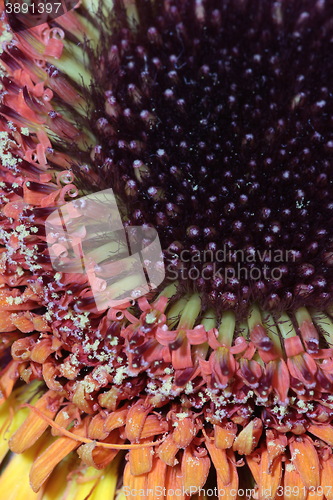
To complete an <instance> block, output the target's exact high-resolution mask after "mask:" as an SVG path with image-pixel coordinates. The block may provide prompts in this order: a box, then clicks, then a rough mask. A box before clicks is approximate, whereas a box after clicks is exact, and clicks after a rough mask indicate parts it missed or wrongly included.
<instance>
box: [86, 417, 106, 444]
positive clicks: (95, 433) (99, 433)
mask: <svg viewBox="0 0 333 500" xmlns="http://www.w3.org/2000/svg"><path fill="white" fill-rule="evenodd" d="M105 420H106V419H105V417H104V416H102V415H101V414H100V413H98V414H97V415H95V416H94V417H93V418H92V419H91V421H90V424H89V427H88V436H89V437H90V439H97V440H98V441H102V440H103V439H106V438H107V437H108V435H109V433H108V432H107V431H106V430H105V428H104V423H105Z"/></svg>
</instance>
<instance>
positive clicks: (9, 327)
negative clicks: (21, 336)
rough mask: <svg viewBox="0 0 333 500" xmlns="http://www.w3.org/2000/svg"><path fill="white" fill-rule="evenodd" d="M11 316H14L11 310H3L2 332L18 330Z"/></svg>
mask: <svg viewBox="0 0 333 500" xmlns="http://www.w3.org/2000/svg"><path fill="white" fill-rule="evenodd" d="M11 316H12V313H11V312H8V311H1V315H0V333H4V332H13V331H14V330H16V326H15V325H14V324H13V322H12V319H11Z"/></svg>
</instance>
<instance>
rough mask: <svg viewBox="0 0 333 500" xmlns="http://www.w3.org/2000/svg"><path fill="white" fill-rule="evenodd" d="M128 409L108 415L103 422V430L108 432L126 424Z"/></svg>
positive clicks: (121, 409) (120, 409)
mask: <svg viewBox="0 0 333 500" xmlns="http://www.w3.org/2000/svg"><path fill="white" fill-rule="evenodd" d="M127 413H128V409H127V408H125V409H123V408H119V410H116V411H113V412H112V413H110V415H108V416H107V417H106V419H105V421H104V430H105V431H106V432H110V431H112V430H113V429H117V428H118V427H122V426H123V425H125V423H126V417H127Z"/></svg>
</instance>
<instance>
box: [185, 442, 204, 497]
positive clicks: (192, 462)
mask: <svg viewBox="0 0 333 500" xmlns="http://www.w3.org/2000/svg"><path fill="white" fill-rule="evenodd" d="M209 469H210V459H209V458H208V457H207V456H198V454H197V453H196V452H195V449H194V447H193V446H188V447H187V448H186V449H185V450H184V454H183V458H182V463H181V470H182V474H183V487H184V491H185V493H187V494H191V495H194V493H196V492H198V490H199V489H200V488H202V487H203V485H204V484H205V482H206V479H207V476H208V472H209Z"/></svg>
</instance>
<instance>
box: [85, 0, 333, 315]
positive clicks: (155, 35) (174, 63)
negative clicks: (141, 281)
mask: <svg viewBox="0 0 333 500" xmlns="http://www.w3.org/2000/svg"><path fill="white" fill-rule="evenodd" d="M276 5H277V4H274V3H272V2H268V3H267V4H265V6H263V5H262V3H261V2H259V1H255V2H250V3H249V4H247V3H245V4H244V3H241V2H233V3H232V4H231V3H229V2H223V4H221V2H216V1H207V2H205V3H204V4H201V3H196V2H194V1H193V0H187V1H185V2H184V1H177V0H175V1H173V2H157V3H156V4H152V5H150V4H148V3H147V2H145V3H144V6H143V7H142V8H141V9H140V7H139V8H138V16H139V23H138V24H137V26H136V27H135V28H133V27H132V26H131V25H130V24H129V20H128V18H127V17H126V16H124V14H123V13H122V12H121V11H120V10H119V11H118V10H117V9H115V19H114V20H113V28H112V30H111V31H112V34H111V35H110V34H108V36H107V39H106V40H105V45H104V47H103V48H102V51H101V52H102V55H101V57H100V58H99V67H98V68H97V67H96V68H95V73H96V70H97V74H96V79H95V88H96V95H95V96H94V99H93V101H94V102H95V103H96V102H98V103H99V105H98V106H97V107H96V109H95V110H94V112H93V119H92V121H91V123H92V128H93V130H94V133H95V134H96V136H97V137H98V140H99V145H98V146H97V147H96V148H95V150H94V152H93V158H94V162H95V168H96V169H98V170H99V172H100V171H102V172H103V174H104V175H103V181H102V185H103V187H105V186H108V187H110V186H111V187H113V188H114V190H115V191H116V193H117V194H118V195H120V197H121V199H122V200H124V201H125V203H126V205H127V219H128V223H129V224H133V225H138V224H143V223H149V224H152V225H154V226H155V227H156V229H157V230H158V233H159V236H160V238H161V241H162V244H163V248H164V250H165V257H166V262H167V276H168V277H169V278H173V277H175V276H177V277H178V279H180V280H181V281H183V282H186V283H187V285H188V286H192V287H193V288H197V289H199V290H200V291H201V292H203V294H204V295H205V297H206V298H207V299H208V301H211V302H213V303H214V305H216V304H218V305H219V306H221V307H222V308H223V309H224V308H228V309H230V308H233V307H236V308H238V307H240V308H242V307H243V306H244V307H246V304H248V302H249V299H253V300H257V301H258V302H259V303H261V305H263V306H264V307H268V308H276V307H281V308H282V307H283V308H284V309H287V308H290V307H291V306H292V307H296V306H299V305H304V304H307V303H311V304H313V303H318V305H319V304H320V305H322V304H323V303H326V302H328V301H329V300H330V299H331V294H332V289H331V286H330V285H329V283H332V267H331V266H332V262H333V259H332V254H331V250H332V224H331V218H332V213H333V191H332V189H331V188H330V185H331V183H332V182H333V172H332V166H331V161H332V158H333V123H332V120H331V118H330V116H331V112H332V95H331V93H330V91H329V89H328V87H327V82H328V81H330V80H331V79H332V76H333V62H332V58H331V49H332V47H331V45H332V42H331V41H330V35H329V33H330V31H329V29H328V27H327V29H326V27H325V22H324V21H323V19H322V16H323V15H324V14H323V13H322V12H321V11H320V9H317V8H316V9H315V8H313V9H312V10H313V12H312V11H311V15H306V14H307V12H305V13H304V12H303V11H302V9H301V8H300V6H296V5H292V6H290V5H289V6H288V8H287V7H285V6H284V5H282V4H281V5H280V4H278V7H276ZM288 9H289V10H295V12H293V13H292V16H291V18H292V19H293V21H290V22H287V21H286V19H287V17H288V15H289V14H290V13H289V14H288V12H287V10H288ZM249 19H253V20H254V19H255V22H254V21H253V22H249ZM319 24H321V35H320V37H318V32H317V30H316V29H315V27H316V26H317V25H319ZM240 33H241V34H242V36H241V37H240V36H239V34H240ZM101 61H102V63H101Z"/></svg>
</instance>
